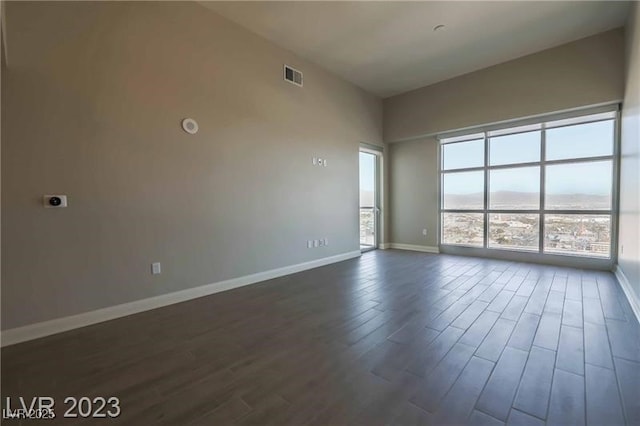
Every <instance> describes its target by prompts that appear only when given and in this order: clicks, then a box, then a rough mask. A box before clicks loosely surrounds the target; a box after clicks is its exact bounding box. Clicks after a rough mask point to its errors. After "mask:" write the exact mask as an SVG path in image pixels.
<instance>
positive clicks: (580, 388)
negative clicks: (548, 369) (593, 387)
mask: <svg viewBox="0 0 640 426" xmlns="http://www.w3.org/2000/svg"><path fill="white" fill-rule="evenodd" d="M584 424H585V399H584V377H582V376H580V375H578V374H573V373H569V372H567V371H563V370H557V369H556V370H555V372H554V375H553V384H552V386H551V403H550V404H549V414H548V417H547V425H550V426H551V425H552V426H555V425H558V426H570V425H576V426H580V425H584Z"/></svg>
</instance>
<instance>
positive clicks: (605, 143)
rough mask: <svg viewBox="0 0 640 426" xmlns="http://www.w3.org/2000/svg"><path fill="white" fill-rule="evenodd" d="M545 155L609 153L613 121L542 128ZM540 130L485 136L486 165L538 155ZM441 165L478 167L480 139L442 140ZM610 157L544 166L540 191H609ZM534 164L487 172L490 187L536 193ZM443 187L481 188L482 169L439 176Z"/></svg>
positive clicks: (458, 190)
mask: <svg viewBox="0 0 640 426" xmlns="http://www.w3.org/2000/svg"><path fill="white" fill-rule="evenodd" d="M546 138H547V143H546V153H547V155H546V157H547V159H548V160H558V159H567V158H584V157H595V156H604V155H611V154H612V151H613V121H612V120H609V121H601V122H597V123H589V124H582V125H577V126H568V127H560V128H556V129H548V130H547V131H546ZM540 139H541V132H540V131H535V132H528V133H520V134H516V135H508V136H500V137H495V138H491V139H490V142H489V145H490V149H489V152H490V156H489V158H490V164H492V165H498V164H512V163H514V164H515V163H523V162H529V161H539V159H540V143H541V142H540ZM443 153H444V162H443V168H444V169H454V168H462V167H477V166H482V164H483V162H484V142H483V141H482V140H477V141H469V142H462V143H455V144H449V145H443ZM611 167H612V166H611V162H610V161H598V162H585V163H579V164H562V165H549V166H547V168H546V191H547V193H549V194H593V195H606V194H609V193H610V192H611V184H612V180H611V179H612V170H611ZM539 173H540V168H539V167H524V168H518V169H511V170H493V171H491V172H490V175H491V176H490V183H491V191H518V192H538V191H539V190H540V189H539V186H540V185H539V182H540V177H539V176H540V174H539ZM444 189H445V192H446V193H451V194H471V193H475V192H482V191H483V190H484V189H483V172H461V173H455V174H446V175H445V188H444Z"/></svg>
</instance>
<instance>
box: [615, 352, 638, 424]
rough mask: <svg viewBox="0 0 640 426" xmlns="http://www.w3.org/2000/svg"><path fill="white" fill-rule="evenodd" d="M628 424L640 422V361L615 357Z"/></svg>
mask: <svg viewBox="0 0 640 426" xmlns="http://www.w3.org/2000/svg"><path fill="white" fill-rule="evenodd" d="M613 362H614V364H615V366H616V376H617V379H618V383H619V386H620V395H621V397H622V405H623V408H624V414H625V418H626V421H627V424H630V425H638V424H640V398H638V393H639V392H640V363H636V362H633V361H628V360H626V359H622V358H614V361H613Z"/></svg>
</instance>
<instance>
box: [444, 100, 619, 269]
mask: <svg viewBox="0 0 640 426" xmlns="http://www.w3.org/2000/svg"><path fill="white" fill-rule="evenodd" d="M616 120H617V114H616V112H615V111H611V112H605V113H598V114H591V115H583V116H580V117H572V118H569V119H562V120H556V121H547V122H541V123H533V124H530V123H529V124H527V125H526V126H521V127H514V128H507V129H504V128H502V129H500V130H487V131H483V132H482V133H475V134H470V135H463V136H456V137H454V138H444V139H441V149H440V153H441V163H440V169H441V200H440V211H441V221H440V223H441V229H440V241H441V244H443V245H451V246H467V247H475V248H487V249H502V250H513V251H524V252H537V253H542V254H554V255H558V254H561V255H573V256H587V257H599V258H607V259H608V258H610V257H611V253H612V251H611V250H612V249H611V247H612V238H611V235H612V226H613V216H612V214H613V202H614V183H615V176H614V171H615V167H614V166H615V157H614V152H615V149H614V148H615V141H616V134H615V132H616V130H615V129H616V127H617V126H616Z"/></svg>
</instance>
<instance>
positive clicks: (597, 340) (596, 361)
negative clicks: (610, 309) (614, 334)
mask: <svg viewBox="0 0 640 426" xmlns="http://www.w3.org/2000/svg"><path fill="white" fill-rule="evenodd" d="M584 358H585V362H587V363H589V364H592V365H597V366H599V367H604V368H610V369H613V360H612V357H611V348H610V347H609V337H608V336H607V329H606V327H605V326H604V325H598V324H592V323H588V322H585V323H584Z"/></svg>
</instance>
